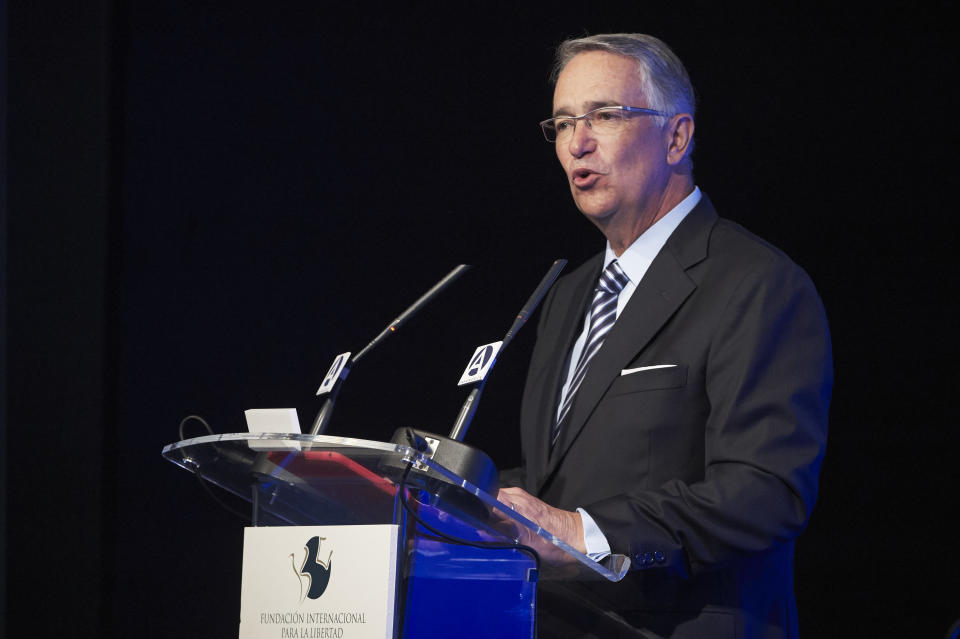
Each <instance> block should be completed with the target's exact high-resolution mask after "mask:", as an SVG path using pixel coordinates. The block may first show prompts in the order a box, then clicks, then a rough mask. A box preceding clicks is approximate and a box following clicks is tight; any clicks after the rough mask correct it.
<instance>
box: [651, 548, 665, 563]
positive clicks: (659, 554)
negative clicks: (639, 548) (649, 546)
mask: <svg viewBox="0 0 960 639" xmlns="http://www.w3.org/2000/svg"><path fill="white" fill-rule="evenodd" d="M653 557H654V559H656V560H657V562H659V563H663V560H664V556H663V553H662V552H660V551H659V550H658V551H657V552H655V553H653Z"/></svg>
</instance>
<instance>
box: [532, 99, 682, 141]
mask: <svg viewBox="0 0 960 639" xmlns="http://www.w3.org/2000/svg"><path fill="white" fill-rule="evenodd" d="M634 115H660V116H666V115H667V114H666V113H664V112H662V111H655V110H654V109H643V108H640V107H630V106H605V107H600V108H599V109H594V110H593V111H587V112H586V113H584V114H583V115H564V116H560V117H557V118H547V119H546V120H544V121H543V122H541V123H540V128H541V129H543V137H545V138H547V142H557V141H560V142H565V141H567V140H569V139H570V136H572V135H573V131H574V129H576V127H577V120H583V121H584V122H585V123H586V124H587V127H588V128H590V129H591V130H593V131H596V132H597V133H601V134H609V133H616V132H617V131H619V130H620V129H622V128H623V123H624V122H625V121H626V120H627V118H629V117H631V116H634Z"/></svg>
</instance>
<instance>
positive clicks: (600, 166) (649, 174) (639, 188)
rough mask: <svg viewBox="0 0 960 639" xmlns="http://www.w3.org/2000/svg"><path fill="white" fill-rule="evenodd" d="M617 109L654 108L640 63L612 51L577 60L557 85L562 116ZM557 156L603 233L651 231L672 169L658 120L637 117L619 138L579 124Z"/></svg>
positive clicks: (579, 201)
mask: <svg viewBox="0 0 960 639" xmlns="http://www.w3.org/2000/svg"><path fill="white" fill-rule="evenodd" d="M615 105H623V106H632V107H649V104H648V103H647V101H646V99H645V98H644V95H643V92H642V91H641V85H640V79H639V72H638V71H637V64H636V62H635V61H634V60H632V59H630V58H625V57H623V56H619V55H615V54H612V53H607V52H604V51H587V52H584V53H580V54H578V55H577V56H575V57H574V58H573V59H572V60H570V62H569V63H568V64H567V66H566V67H564V69H563V71H562V72H561V73H560V77H559V78H558V79H557V86H556V89H555V91H554V94H553V114H554V116H558V115H580V114H583V113H586V112H587V111H590V110H592V109H596V108H598V107H601V106H615ZM556 151H557V157H558V158H559V159H560V164H561V165H562V166H563V170H564V172H565V173H566V174H567V180H568V181H569V183H570V191H571V193H572V194H573V200H574V202H575V203H576V205H577V208H579V209H580V211H582V212H583V214H584V215H586V216H587V217H588V218H589V219H590V220H591V221H592V222H593V223H594V224H596V225H597V226H598V227H600V229H601V230H604V229H605V228H606V227H607V225H608V224H611V223H614V224H616V225H618V226H628V227H636V226H639V225H643V224H647V225H648V224H649V223H650V218H652V217H654V216H656V215H657V212H658V211H659V208H660V205H661V201H662V199H663V194H664V190H665V188H666V183H667V179H668V177H669V170H668V165H667V163H666V155H667V139H666V137H665V136H664V133H663V131H662V130H661V128H660V127H659V126H657V124H656V120H654V119H652V118H651V117H649V116H639V117H631V118H629V119H628V120H627V121H626V122H624V126H623V127H622V129H621V130H620V131H618V132H617V133H614V134H597V133H596V132H595V131H594V130H593V129H590V128H589V127H587V125H586V123H585V122H583V121H578V122H577V125H576V129H575V130H574V133H573V136H572V137H571V138H569V139H568V140H564V141H562V142H557V143H556Z"/></svg>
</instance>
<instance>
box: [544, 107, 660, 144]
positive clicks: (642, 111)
mask: <svg viewBox="0 0 960 639" xmlns="http://www.w3.org/2000/svg"><path fill="white" fill-rule="evenodd" d="M611 109H616V110H619V111H623V112H625V113H633V114H636V115H657V116H662V117H667V114H666V113H664V112H663V111H657V110H656V109H647V108H645V107H632V106H623V105H608V106H602V107H597V108H596V109H591V110H590V111H587V112H586V113H584V114H583V115H558V116H556V117H553V118H547V119H546V120H543V121H542V122H540V130H541V131H543V137H545V138H546V139H547V142H556V141H557V138H558V137H559V136H558V135H557V134H558V131H557V127H556V126H555V125H554V126H552V127H550V126H549V125H551V124H553V123H555V122H556V121H557V120H573V126H574V129H576V126H577V120H583V121H584V122H586V124H587V127H589V128H591V129H592V128H593V125H592V124H591V123H590V122H591V116H592V115H594V114H595V113H596V112H597V111H610V110H611ZM548 131H553V139H552V140H551V139H550V134H549V133H548Z"/></svg>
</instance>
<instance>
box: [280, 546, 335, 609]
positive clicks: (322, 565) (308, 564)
mask: <svg viewBox="0 0 960 639" xmlns="http://www.w3.org/2000/svg"><path fill="white" fill-rule="evenodd" d="M325 540H326V537H319V536H313V537H311V538H310V539H309V540H308V541H307V543H306V545H304V547H303V552H304V556H303V562H302V563H301V564H300V568H299V569H298V568H297V564H296V556H295V555H294V553H290V564H291V566H292V567H293V572H294V574H296V575H297V580H298V581H299V582H300V603H303V600H304V599H305V598H307V597H309V598H310V599H319V598H320V595H322V594H323V592H324V591H325V590H326V589H327V584H329V583H330V569H331V566H332V562H331V560H330V558H331V557H332V556H333V551H332V550H331V551H330V552H328V553H327V560H326V561H323V560H322V559H320V558H319V553H320V543H321V542H322V541H325ZM304 582H306V586H305V585H304Z"/></svg>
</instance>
